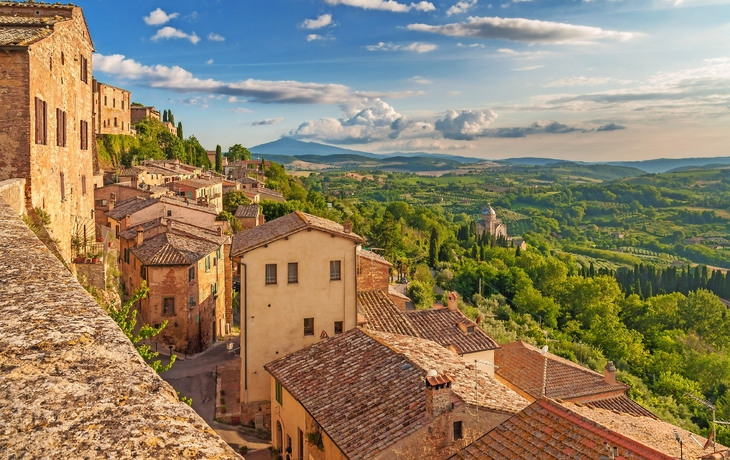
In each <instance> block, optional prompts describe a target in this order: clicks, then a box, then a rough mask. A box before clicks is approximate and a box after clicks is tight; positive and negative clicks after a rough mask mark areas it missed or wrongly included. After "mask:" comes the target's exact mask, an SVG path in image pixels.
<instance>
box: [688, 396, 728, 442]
mask: <svg viewBox="0 0 730 460" xmlns="http://www.w3.org/2000/svg"><path fill="white" fill-rule="evenodd" d="M684 395H685V396H687V397H688V398H691V399H694V400H695V401H697V402H698V403H700V404H702V405H703V406H705V407H707V408H708V409H710V410H712V431H711V432H710V436H709V437H708V438H707V442H708V443H709V441H710V440H712V452H717V443H716V442H715V437H716V429H717V424H718V423H719V424H720V425H730V422H723V421H718V420H717V419H716V418H715V411H716V409H717V408H716V407H715V406H714V405H713V404H712V403H710V401H707V400H706V399H702V398H699V397H697V396H695V395H693V394H692V393H685V394H684ZM674 433H675V435H676V437H677V441H679V435H678V434H677V430H674ZM679 442H680V443H681V441H679ZM705 446H707V444H705ZM680 447H681V444H680ZM704 448H705V447H703V449H704ZM680 453H681V448H680Z"/></svg>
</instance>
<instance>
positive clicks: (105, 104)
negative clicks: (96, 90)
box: [104, 96, 107, 107]
mask: <svg viewBox="0 0 730 460" xmlns="http://www.w3.org/2000/svg"><path fill="white" fill-rule="evenodd" d="M106 106H107V103H106V96H104V107H106Z"/></svg>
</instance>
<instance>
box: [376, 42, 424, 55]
mask: <svg viewBox="0 0 730 460" xmlns="http://www.w3.org/2000/svg"><path fill="white" fill-rule="evenodd" d="M365 48H366V49H367V50H368V51H399V50H402V51H415V52H417V53H428V52H429V51H433V50H435V49H437V48H438V46H436V45H434V44H433V43H421V42H414V43H411V44H410V45H395V44H393V43H385V42H380V43H378V44H377V45H368V46H366V47H365Z"/></svg>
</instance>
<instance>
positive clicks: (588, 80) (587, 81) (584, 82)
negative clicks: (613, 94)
mask: <svg viewBox="0 0 730 460" xmlns="http://www.w3.org/2000/svg"><path fill="white" fill-rule="evenodd" d="M609 82H616V83H620V84H622V85H625V84H627V83H631V82H630V81H629V80H616V79H614V78H610V77H583V76H580V77H572V78H561V79H559V80H555V81H551V82H550V83H547V84H544V85H542V87H543V88H562V87H565V86H598V85H605V84H606V83H609Z"/></svg>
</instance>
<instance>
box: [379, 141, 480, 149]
mask: <svg viewBox="0 0 730 460" xmlns="http://www.w3.org/2000/svg"><path fill="white" fill-rule="evenodd" d="M473 148H476V145H474V144H457V143H453V142H444V141H442V140H435V141H433V140H424V139H410V140H403V141H394V142H388V143H385V144H383V145H381V146H380V147H378V150H379V151H381V152H392V151H396V150H406V151H414V150H435V151H441V152H443V151H453V150H468V149H473Z"/></svg>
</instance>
